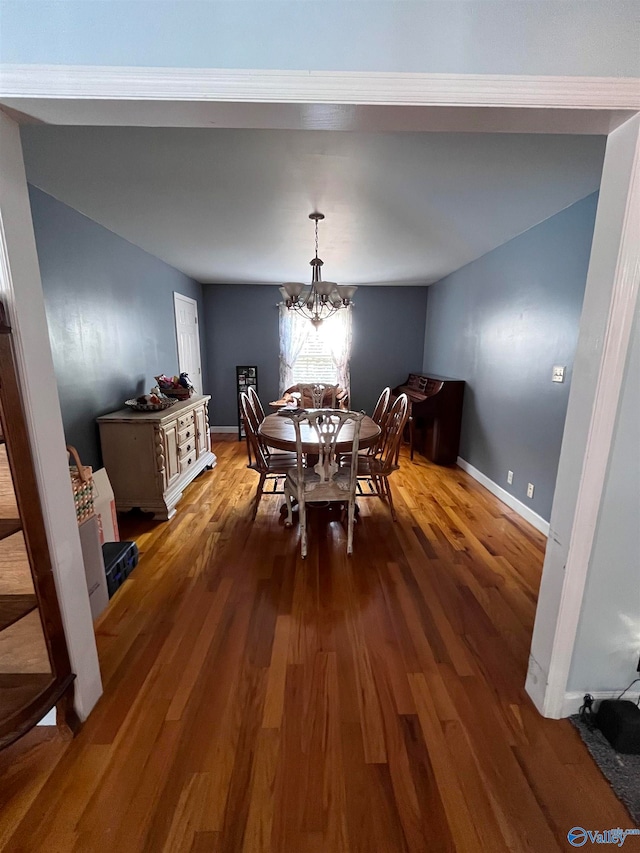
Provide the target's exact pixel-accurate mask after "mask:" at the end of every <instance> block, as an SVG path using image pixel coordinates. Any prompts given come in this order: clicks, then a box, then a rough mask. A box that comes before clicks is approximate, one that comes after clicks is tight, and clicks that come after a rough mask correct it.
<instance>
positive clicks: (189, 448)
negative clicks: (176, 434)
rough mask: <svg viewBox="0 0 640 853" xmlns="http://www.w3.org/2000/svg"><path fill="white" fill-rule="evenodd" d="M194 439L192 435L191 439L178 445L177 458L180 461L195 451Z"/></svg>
mask: <svg viewBox="0 0 640 853" xmlns="http://www.w3.org/2000/svg"><path fill="white" fill-rule="evenodd" d="M196 446H197V443H196V438H195V436H194V435H192V436H191V438H187V439H186V441H183V442H182V444H179V445H178V456H179V457H180V458H181V459H182V458H183V457H184V456H188V455H189V454H190V453H193V452H194V451H195V450H196Z"/></svg>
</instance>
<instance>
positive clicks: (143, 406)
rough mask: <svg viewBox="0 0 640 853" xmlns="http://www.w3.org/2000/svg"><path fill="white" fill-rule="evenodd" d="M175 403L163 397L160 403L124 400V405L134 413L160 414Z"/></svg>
mask: <svg viewBox="0 0 640 853" xmlns="http://www.w3.org/2000/svg"><path fill="white" fill-rule="evenodd" d="M177 402H178V401H177V400H169V399H168V398H166V397H165V398H164V399H163V400H162V401H161V402H160V403H139V402H138V401H137V400H125V401H124V404H125V406H128V407H129V408H130V409H133V410H134V411H136V412H161V411H162V410H163V409H168V408H169V407H170V406H173V405H175V404H176V403H177Z"/></svg>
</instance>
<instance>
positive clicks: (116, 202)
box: [22, 125, 605, 284]
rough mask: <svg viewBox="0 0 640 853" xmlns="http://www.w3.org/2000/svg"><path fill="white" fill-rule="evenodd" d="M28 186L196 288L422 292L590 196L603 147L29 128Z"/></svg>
mask: <svg viewBox="0 0 640 853" xmlns="http://www.w3.org/2000/svg"><path fill="white" fill-rule="evenodd" d="M22 138H23V145H24V153H25V162H26V169H27V177H28V180H29V181H30V182H31V183H32V184H34V185H35V186H37V187H40V188H41V189H43V190H44V191H45V192H47V193H50V194H51V195H53V196H55V197H56V198H58V199H60V200H61V201H63V202H65V203H66V204H68V205H70V206H71V207H74V208H76V210H79V211H81V212H82V213H84V214H86V215H87V216H89V217H90V218H91V219H93V220H95V221H96V222H99V223H100V224H101V225H104V226H105V227H106V228H109V229H110V230H111V231H113V232H115V233H116V234H119V235H120V236H122V237H124V238H126V239H127V240H129V241H130V242H132V243H134V244H136V245H137V246H140V247H141V248H143V249H145V250H146V251H148V252H150V253H151V254H153V255H156V256H157V257H159V258H161V259H162V260H164V261H166V262H167V263H169V264H171V265H172V266H174V267H176V268H177V269H180V270H182V271H184V272H185V273H187V274H188V275H190V276H193V277H194V278H196V279H197V280H199V281H202V282H222V283H274V284H278V283H280V282H282V281H290V280H298V281H307V280H308V278H309V277H310V267H309V266H308V262H309V260H310V259H311V257H312V255H313V223H311V222H310V220H309V219H308V218H307V217H308V214H309V213H311V212H312V211H313V210H319V211H321V212H322V213H324V214H325V215H326V220H325V221H324V222H322V223H320V252H319V254H320V257H321V258H322V259H323V260H324V262H325V266H324V268H323V272H324V278H326V279H330V280H334V281H338V282H343V283H353V284H387V283H392V284H425V283H431V282H434V281H437V280H438V279H440V278H442V277H443V276H444V275H446V274H447V273H449V272H452V271H453V270H455V269H458V268H459V267H461V266H464V265H465V264H467V263H469V262H470V261H472V260H474V259H475V258H478V257H480V256H481V255H483V254H485V253H486V252H488V251H490V250H491V249H494V248H495V247H496V246H499V245H501V244H502V243H505V242H506V241H507V240H510V239H511V238H512V237H515V236H516V235H517V234H520V233H522V232H523V231H526V230H527V229H529V228H531V227H532V226H534V225H536V224H537V223H538V222H541V221H542V220H544V219H546V218H548V217H549V216H552V215H553V214H554V213H557V212H558V211H559V210H562V209H563V208H565V207H567V206H569V205H571V204H573V203H574V202H576V201H578V200H579V199H581V198H584V197H585V196H586V195H588V194H589V193H591V192H593V191H594V190H596V189H597V188H598V186H599V183H600V172H601V167H602V158H603V154H604V146H605V138H604V137H596V136H570V135H521V134H491V133H483V134H469V133H458V134H453V133H414V132H404V133H390V132H384V133H363V132H340V131H328V130H264V129H260V130H256V129H220V128H149V127H138V128H133V127H54V126H43V125H30V126H29V125H27V126H24V127H23V128H22Z"/></svg>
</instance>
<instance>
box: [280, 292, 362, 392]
mask: <svg viewBox="0 0 640 853" xmlns="http://www.w3.org/2000/svg"><path fill="white" fill-rule="evenodd" d="M350 355H351V308H341V309H340V310H339V311H338V312H336V313H335V314H334V315H333V316H332V317H329V318H328V319H326V320H325V321H324V322H323V324H322V325H321V326H320V328H319V329H318V330H317V331H316V329H314V327H313V326H312V325H311V322H310V321H309V320H307V319H306V318H305V317H303V316H301V315H300V314H297V313H296V312H295V311H288V310H287V308H286V306H285V305H281V306H280V393H281V394H283V393H284V392H285V391H286V390H287V388H290V387H291V386H292V385H296V384H297V383H298V382H328V383H330V384H332V385H336V384H337V385H340V386H341V387H342V388H346V389H347V390H348V389H349V357H350Z"/></svg>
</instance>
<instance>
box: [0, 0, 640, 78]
mask: <svg viewBox="0 0 640 853" xmlns="http://www.w3.org/2000/svg"><path fill="white" fill-rule="evenodd" d="M0 19H1V20H2V27H1V28H0V60H1V61H2V62H24V63H63V64H76V65H78V64H79V65H134V66H135V65H154V66H191V67H211V68H265V69H301V70H306V69H310V70H336V71H426V72H441V73H461V74H469V73H473V74H567V75H586V76H591V75H595V76H612V77H617V76H635V75H637V74H638V73H640V72H639V58H638V29H637V4H636V3H635V2H634V0H607V2H606V3H604V2H602V0H581V2H580V3H577V4H576V3H568V2H566V0H521V2H518V3H515V2H514V0H482V2H479V0H455V2H454V1H453V0H449V1H448V2H445V0H403V2H401V3H400V2H397V0H386V2H384V0H382V2H381V0H376V2H371V0H350V2H344V0H324V2H318V0H308V2H301V1H300V0H285V2H282V0H271V2H264V0H245V2H242V3H240V2H235V3H234V2H229V0H223V2H216V0H155V2H154V0H145V2H131V0H109V2H88V0H62V2H60V0H58V2H51V0H2V2H1V3H0ZM36 22H37V23H36Z"/></svg>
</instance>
